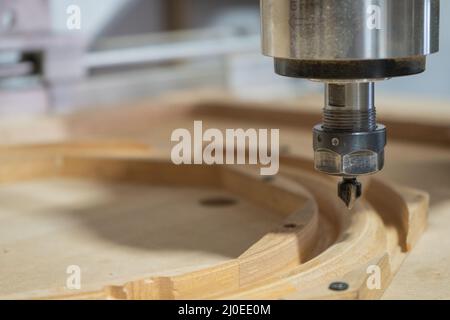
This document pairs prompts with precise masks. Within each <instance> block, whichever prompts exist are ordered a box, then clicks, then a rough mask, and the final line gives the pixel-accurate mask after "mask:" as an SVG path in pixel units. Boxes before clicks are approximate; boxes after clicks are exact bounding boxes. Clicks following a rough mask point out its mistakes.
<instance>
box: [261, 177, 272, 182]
mask: <svg viewBox="0 0 450 320" xmlns="http://www.w3.org/2000/svg"><path fill="white" fill-rule="evenodd" d="M262 180H263V181H264V182H271V181H273V180H275V177H274V176H264V177H262Z"/></svg>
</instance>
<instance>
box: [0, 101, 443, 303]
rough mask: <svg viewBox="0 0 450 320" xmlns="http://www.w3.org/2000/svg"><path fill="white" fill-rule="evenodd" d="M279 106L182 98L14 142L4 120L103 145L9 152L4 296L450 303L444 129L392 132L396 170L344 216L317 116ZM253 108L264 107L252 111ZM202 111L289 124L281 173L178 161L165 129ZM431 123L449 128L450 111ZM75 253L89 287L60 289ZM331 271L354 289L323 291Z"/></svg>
mask: <svg viewBox="0 0 450 320" xmlns="http://www.w3.org/2000/svg"><path fill="white" fill-rule="evenodd" d="M216 101H217V100H216ZM278 107H279V106H277V108H270V107H268V106H266V105H259V104H254V103H244V104H242V103H240V105H239V106H238V105H237V102H235V101H233V100H224V99H222V100H221V102H220V103H217V102H216V103H214V99H211V98H208V99H202V100H201V101H197V100H189V99H186V97H185V96H180V97H177V98H176V99H171V100H161V101H159V102H158V103H142V104H139V105H137V106H136V107H133V108H127V109H114V110H109V111H101V112H98V111H97V112H85V113H81V114H78V115H75V116H68V117H67V116H66V117H55V118H53V117H52V118H45V119H41V120H40V121H34V122H32V123H31V122H29V120H24V123H26V127H27V128H29V130H30V133H31V132H38V133H39V135H38V137H37V135H36V134H29V135H27V133H26V130H25V131H21V132H20V136H15V132H16V131H15V130H13V128H16V127H17V126H18V125H19V126H20V123H19V124H18V123H14V125H13V124H11V123H10V122H9V123H7V125H5V126H2V125H1V124H0V132H3V133H4V135H3V136H8V137H9V138H10V141H11V142H15V143H17V142H25V143H34V142H40V143H43V142H44V143H51V142H54V141H67V140H71V141H94V142H91V143H88V144H87V145H86V144H85V143H72V144H69V145H67V144H66V143H61V144H58V145H53V144H47V145H45V146H31V147H30V146H25V147H15V146H9V147H7V146H5V147H3V150H0V153H1V157H2V158H3V159H4V160H3V162H4V166H3V168H2V169H0V176H1V179H2V180H3V184H2V186H1V188H0V197H2V199H4V200H3V201H2V203H3V205H1V204H0V219H1V220H2V222H3V223H2V226H3V227H2V232H1V233H0V234H1V236H0V250H2V251H0V257H1V260H0V261H2V262H0V297H3V298H5V297H8V298H20V297H22V298H23V297H26V298H119V299H125V298H144V299H154V298H168V299H172V298H284V299H309V298H353V299H356V298H360V299H364V298H380V297H383V298H394V299H395V298H450V289H448V288H449V284H450V279H449V278H450V277H449V273H448V271H447V270H448V265H449V264H448V261H450V252H449V250H450V249H449V248H450V246H449V245H446V240H445V239H446V235H447V234H448V230H450V221H449V217H448V214H446V213H448V208H450V207H448V201H449V199H450V189H449V181H450V177H449V174H450V167H449V163H450V151H449V150H448V138H447V140H446V139H444V138H439V139H437V140H433V139H432V138H433V135H427V134H425V135H424V136H426V137H427V138H426V139H427V144H426V145H423V144H419V145H418V144H415V143H413V141H414V139H412V140H411V138H412V135H415V134H416V133H414V132H412V131H414V130H407V131H406V132H405V131H404V130H398V131H395V130H394V132H393V135H394V137H391V140H389V144H388V148H387V159H386V168H385V169H384V171H383V172H382V173H381V174H378V175H376V176H374V177H373V179H368V180H367V181H365V184H364V185H365V194H366V196H365V197H364V199H363V200H362V201H360V202H358V205H357V206H356V207H355V208H354V209H353V210H354V212H352V213H351V214H349V213H348V211H347V209H345V207H344V205H343V204H341V202H340V200H339V199H338V198H337V197H334V196H330V195H335V188H336V186H335V181H334V180H333V179H330V178H329V177H327V176H324V175H320V174H318V173H316V172H314V171H313V170H312V169H311V161H310V159H311V156H312V154H311V142H310V139H311V137H310V130H311V129H310V127H309V124H310V122H314V121H316V120H314V119H316V118H317V114H314V113H311V115H310V118H308V117H303V115H302V113H301V111H299V112H300V115H296V114H295V111H293V109H291V107H286V108H281V109H278ZM254 108H262V109H263V110H266V111H265V112H266V113H267V114H266V113H263V115H264V114H265V116H264V118H259V116H256V117H253V116H252V114H254V112H253V111H254ZM240 109H242V110H240ZM308 114H309V113H308ZM266 119H270V121H268V120H266ZM301 119H303V120H302V121H304V122H301V121H300V123H298V124H297V122H299V120H301ZM308 119H309V120H308ZM194 120H203V122H204V126H205V127H215V128H219V129H223V128H244V129H245V128H250V127H252V128H280V129H281V131H280V133H281V143H282V150H283V155H282V157H281V161H282V163H281V170H280V173H279V175H278V176H277V177H276V178H275V179H274V180H273V181H270V180H266V179H261V177H260V176H259V174H256V173H255V172H253V171H255V170H256V168H250V167H244V168H241V167H223V168H213V167H201V166H200V167H194V168H191V167H190V166H187V167H174V166H172V165H170V163H167V161H168V160H167V159H168V156H169V155H170V147H171V143H170V133H171V132H172V131H173V130H174V129H176V128H192V123H193V121H194ZM391 122H394V123H391V124H390V126H395V125H396V123H395V122H401V121H400V120H399V119H395V117H394V120H391ZM449 123H450V122H449ZM400 125H401V123H400ZM421 126H424V127H431V128H433V130H438V131H439V132H440V133H442V132H445V130H448V126H446V125H445V120H443V118H441V119H440V120H439V121H438V122H433V121H430V122H423V123H421ZM447 137H448V135H447ZM392 138H393V139H392ZM111 139H112V142H108V143H107V144H106V145H104V144H103V141H105V140H107V141H111ZM124 139H128V140H131V141H136V142H134V143H132V144H128V143H127V142H123V141H124ZM399 140H403V141H405V142H399ZM98 141H100V142H98ZM164 163H165V164H164ZM254 169H255V170H254ZM178 170H186V172H184V171H183V172H182V173H181V174H180V171H178ZM196 170H198V171H199V172H200V171H201V172H202V173H205V174H199V172H197V171H196ZM202 170H204V171H202ZM194 171H196V172H195V174H194V173H193V172H194ZM152 172H153V173H152ZM162 172H164V173H165V174H162ZM194 176H195V178H193V177H194ZM197 177H202V178H200V179H199V178H197ZM208 177H209V178H208ZM249 183H250V184H251V186H252V187H251V188H246V186H247V185H248V184H249ZM401 185H402V186H403V187H401ZM212 186H214V188H212ZM418 190H424V191H426V192H423V191H418ZM427 193H429V194H431V202H430V217H429V228H428V229H427V230H426V232H425V233H424V235H423V237H422V238H421V235H422V233H423V231H424V228H425V226H426V219H425V217H426V212H427V206H428V195H427ZM265 194H267V195H268V196H266V197H265V196H262V195H265ZM275 195H276V196H275ZM19 199H27V201H19ZM2 206H3V208H2ZM24 226H25V227H24ZM420 238H421V240H420V241H419V239H420ZM416 244H417V246H416ZM411 250H412V252H411ZM408 255H409V256H408ZM407 256H408V257H407ZM403 261H405V262H404V264H403V266H402V267H400V266H401V264H402V262H403ZM77 263H78V264H80V265H81V267H82V270H83V280H82V282H83V288H82V291H80V292H77V291H75V292H74V291H70V290H67V289H65V288H64V286H65V280H66V278H67V274H66V273H65V271H66V267H67V266H68V265H70V264H77ZM373 265H377V266H379V267H380V270H381V272H382V277H381V279H382V280H383V281H382V288H381V289H379V290H369V289H368V287H367V285H366V281H367V280H368V277H369V274H368V273H367V268H368V267H369V266H373ZM394 276H395V277H394ZM391 280H392V283H391ZM334 281H343V282H346V283H348V284H349V285H350V288H349V289H348V290H346V291H341V292H340V291H332V290H329V289H328V286H329V284H330V283H332V282H334ZM417 283H420V289H419V288H417ZM414 284H416V285H414ZM386 289H387V290H386ZM383 292H385V293H384V295H383Z"/></svg>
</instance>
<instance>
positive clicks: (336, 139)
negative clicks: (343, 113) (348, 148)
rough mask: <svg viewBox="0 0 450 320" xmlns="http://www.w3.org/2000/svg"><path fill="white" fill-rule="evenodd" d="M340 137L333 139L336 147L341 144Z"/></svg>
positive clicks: (332, 142) (332, 141)
mask: <svg viewBox="0 0 450 320" xmlns="http://www.w3.org/2000/svg"><path fill="white" fill-rule="evenodd" d="M339 142H340V141H339V139H338V138H333V139H331V144H332V145H333V146H335V147H337V146H338V145H339Z"/></svg>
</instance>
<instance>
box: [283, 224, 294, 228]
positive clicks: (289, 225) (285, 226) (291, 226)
mask: <svg viewBox="0 0 450 320" xmlns="http://www.w3.org/2000/svg"><path fill="white" fill-rule="evenodd" d="M283 227H284V228H286V229H295V228H297V225H296V224H295V223H286V224H285V225H284V226H283Z"/></svg>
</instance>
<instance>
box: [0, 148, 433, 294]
mask: <svg viewBox="0 0 450 320" xmlns="http://www.w3.org/2000/svg"><path fill="white" fill-rule="evenodd" d="M69 149H70V148H69ZM138 149H139V148H138ZM80 150H82V148H81V149H80ZM80 150H78V151H80ZM47 151H48V152H43V153H41V154H39V155H37V156H35V157H29V158H27V157H20V156H19V155H18V156H14V157H9V158H8V157H6V156H2V158H3V159H2V160H3V163H2V166H1V167H0V182H2V183H8V182H13V181H18V180H30V179H34V178H39V177H49V176H63V177H89V178H95V179H100V180H107V181H126V182H133V183H140V184H151V185H169V186H189V187H208V188H223V189H225V190H228V191H230V192H232V193H234V194H237V195H239V196H241V197H243V198H245V199H247V200H250V201H251V202H254V203H256V204H257V205H260V206H262V207H267V208H270V209H271V210H274V211H276V212H277V213H278V214H280V215H281V216H282V217H284V223H283V225H281V226H280V227H279V228H278V229H277V230H274V231H273V232H270V233H268V234H266V235H265V236H264V237H262V238H261V239H260V240H259V241H258V242H256V243H255V244H254V245H252V246H251V247H250V248H248V250H246V251H245V252H244V253H243V254H242V255H241V256H239V257H237V258H236V259H233V260H230V261H228V262H225V263H222V264H219V265H216V266H214V267H208V268H204V269H200V270H197V271H193V272H188V273H184V274H177V275H174V276H156V277H150V278H145V279H140V280H135V281H130V282H127V283H124V284H122V285H109V286H106V287H105V288H104V289H103V290H99V291H95V292H90V293H82V294H76V295H73V294H72V295H70V294H68V295H65V294H61V295H58V296H52V297H48V296H43V297H42V298H113V299H205V298H207V299H209V298H227V299H228V298H241V299H273V298H283V299H290V298H292V299H299V298H301V299H306V298H378V297H380V296H381V294H382V293H383V291H384V289H385V288H386V286H387V285H388V283H389V281H390V279H391V278H392V276H393V274H395V272H396V270H397V269H398V267H399V266H400V263H401V261H402V260H403V259H404V257H405V255H406V254H407V251H409V250H410V249H411V247H412V246H413V245H414V244H415V242H416V241H417V239H418V237H419V236H420V234H421V232H422V231H423V228H424V225H425V221H426V210H427V207H428V196H427V195H426V194H424V193H422V192H420V191H416V190H409V189H402V188H398V187H395V186H391V185H390V184H388V183H386V182H384V181H380V180H376V179H373V180H371V183H370V187H369V188H370V189H371V192H369V193H368V196H366V197H365V198H364V199H363V200H362V201H360V202H359V203H358V204H357V205H356V207H355V208H354V209H353V211H352V212H348V210H347V209H346V208H345V206H344V205H343V204H342V203H341V202H340V200H339V199H338V198H337V197H330V196H329V195H330V194H334V193H335V192H334V190H335V183H334V181H333V180H330V179H329V178H328V177H325V176H322V175H318V174H316V173H313V172H311V171H310V170H308V169H307V164H306V162H305V161H304V160H302V159H298V158H295V157H284V159H282V167H281V173H280V174H279V175H278V176H277V177H276V178H275V179H273V180H267V179H264V178H262V177H261V176H260V175H259V171H258V168H251V167H239V166H203V165H199V166H176V165H173V164H172V163H171V162H170V161H168V160H165V159H157V158H154V157H150V156H147V155H146V153H145V152H144V153H142V154H141V151H142V150H140V149H139V150H138V151H139V152H138V153H139V155H137V156H136V157H135V158H126V157H123V156H118V155H108V156H104V157H99V156H98V154H89V153H86V152H80V153H79V154H77V152H67V148H64V147H58V148H51V147H50V148H48V147H47ZM72 151H73V150H72ZM21 152H25V153H26V152H28V151H27V150H22V151H21ZM387 199H389V201H387ZM371 266H376V267H378V268H379V270H380V272H381V279H382V283H381V286H380V287H379V288H376V289H373V288H369V286H367V284H366V282H367V279H368V277H369V276H370V275H369V274H368V273H367V268H368V267H371ZM333 281H345V282H347V283H349V284H350V288H349V290H347V291H345V292H333V291H330V290H329V289H328V285H329V283H330V282H333Z"/></svg>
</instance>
